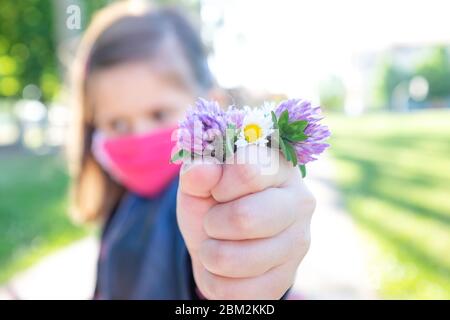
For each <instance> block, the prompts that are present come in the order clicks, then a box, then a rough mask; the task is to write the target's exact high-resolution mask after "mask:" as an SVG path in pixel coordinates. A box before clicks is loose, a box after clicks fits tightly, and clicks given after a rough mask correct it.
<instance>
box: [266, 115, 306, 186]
mask: <svg viewBox="0 0 450 320" xmlns="http://www.w3.org/2000/svg"><path fill="white" fill-rule="evenodd" d="M271 114H272V121H273V123H274V128H275V129H278V130H279V141H277V142H278V144H279V146H280V149H281V152H282V153H283V155H284V157H285V158H286V160H287V161H290V162H292V164H293V166H294V167H296V166H297V165H298V159H297V153H296V152H295V149H294V147H293V145H292V143H295V142H300V141H304V140H306V139H307V138H308V136H307V135H306V134H305V133H304V130H305V128H306V126H307V125H308V122H307V121H306V120H299V121H293V122H289V112H288V110H284V111H283V112H282V113H281V114H280V117H279V118H278V119H277V116H276V115H275V112H273V111H272V112H271ZM300 170H301V172H302V175H303V177H304V176H305V175H306V170H304V166H303V169H302V168H300Z"/></svg>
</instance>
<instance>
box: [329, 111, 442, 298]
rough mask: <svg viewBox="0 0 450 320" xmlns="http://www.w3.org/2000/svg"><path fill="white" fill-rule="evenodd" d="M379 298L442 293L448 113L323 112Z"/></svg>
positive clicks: (339, 180) (342, 185)
mask: <svg viewBox="0 0 450 320" xmlns="http://www.w3.org/2000/svg"><path fill="white" fill-rule="evenodd" d="M328 123H329V124H330V127H331V130H332V132H333V138H332V139H331V144H332V147H331V149H330V151H331V153H332V155H333V158H334V159H335V162H336V168H337V184H338V186H339V187H340V189H341V191H342V193H343V196H344V199H345V204H346V206H347V209H348V210H349V211H350V213H351V215H352V217H353V218H354V220H355V222H356V223H357V225H358V226H359V227H360V230H361V231H362V235H363V237H364V239H366V240H367V241H365V242H364V245H365V249H366V250H367V253H368V256H369V261H370V265H369V271H370V273H371V277H372V279H373V280H374V283H375V285H376V287H377V288H378V290H379V294H380V296H381V297H382V298H389V299H390V298H398V299H420V298H423V299H429V298H436V299H440V298H445V299H450V112H449V111H445V110H442V111H433V112H418V113H413V114H379V115H368V116H363V117H359V118H345V117H340V116H330V117H328Z"/></svg>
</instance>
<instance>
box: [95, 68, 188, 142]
mask: <svg viewBox="0 0 450 320" xmlns="http://www.w3.org/2000/svg"><path fill="white" fill-rule="evenodd" d="M91 80H92V82H91V86H90V88H89V89H90V90H89V95H90V96H89V97H90V99H91V102H92V105H93V107H94V122H95V126H96V128H97V129H100V130H101V131H102V132H103V133H105V134H106V135H107V136H109V137H117V136H121V135H128V134H140V133H145V132H148V131H151V130H153V129H156V128H161V127H168V126H172V125H175V124H176V123H177V121H178V120H180V119H181V118H182V117H183V116H184V114H185V111H186V108H187V107H188V106H189V105H192V104H193V102H194V100H195V96H194V94H193V93H192V92H189V90H188V89H185V88H182V87H181V86H180V85H177V84H176V81H175V80H173V79H170V78H168V77H163V76H162V75H161V74H158V73H156V72H152V69H151V67H150V65H149V63H148V62H132V63H123V64H118V65H117V66H113V67H110V68H106V69H104V70H100V71H97V72H95V73H94V75H93V76H92V79H91Z"/></svg>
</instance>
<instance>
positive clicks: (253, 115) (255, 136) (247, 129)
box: [236, 104, 273, 147]
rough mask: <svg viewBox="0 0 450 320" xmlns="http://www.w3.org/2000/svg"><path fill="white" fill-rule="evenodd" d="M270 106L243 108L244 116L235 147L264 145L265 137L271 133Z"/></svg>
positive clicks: (266, 141)
mask: <svg viewBox="0 0 450 320" xmlns="http://www.w3.org/2000/svg"><path fill="white" fill-rule="evenodd" d="M271 110H272V106H271V105H268V104H265V105H263V106H262V107H261V108H255V109H250V108H249V107H244V111H245V116H244V120H243V123H242V127H241V130H240V132H239V137H238V140H237V141H236V146H237V147H244V146H246V145H249V144H257V145H266V144H267V143H268V142H269V140H267V137H268V136H270V135H271V134H272V132H273V122H272V115H271V113H270V111H271Z"/></svg>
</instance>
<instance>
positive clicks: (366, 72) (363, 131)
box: [0, 0, 450, 299]
mask: <svg viewBox="0 0 450 320" xmlns="http://www.w3.org/2000/svg"><path fill="white" fill-rule="evenodd" d="M111 2H114V1H107V0H53V1H52V0H24V1H15V0H2V1H1V2H0V298H6V299H9V298H51V297H53V298H89V297H90V294H91V290H92V286H93V277H94V271H95V270H94V269H95V259H96V252H97V251H96V250H97V244H96V240H95V239H96V234H97V229H96V228H95V227H89V228H88V227H81V226H77V225H75V224H73V223H72V222H71V220H70V218H69V217H68V181H69V176H68V172H67V166H66V162H65V159H64V146H65V141H66V137H67V128H68V123H69V122H70V119H71V110H70V107H69V103H68V101H69V98H70V92H69V91H68V89H67V85H66V84H67V81H66V80H67V71H68V67H69V66H70V63H71V61H72V59H73V56H74V52H75V48H76V46H77V42H78V41H79V38H80V36H81V35H82V34H83V30H85V28H86V26H87V25H88V24H89V21H90V20H91V18H92V16H93V14H95V12H96V11H97V10H98V9H100V8H102V7H103V6H105V5H107V4H109V3H111ZM131 2H132V3H133V5H136V6H139V5H141V4H142V3H143V2H145V1H131ZM153 2H155V3H158V4H163V5H164V4H169V5H177V6H180V7H182V8H183V10H184V11H185V12H186V14H188V15H189V16H190V17H191V18H192V19H193V20H194V21H195V22H196V23H197V25H198V27H199V28H200V30H201V33H202V37H203V40H204V42H205V44H206V46H207V49H208V52H209V64H210V67H211V69H212V70H213V73H214V74H215V76H216V78H217V81H218V83H219V84H220V85H221V86H222V87H223V88H225V89H226V90H227V92H228V95H229V97H230V100H231V101H234V102H235V103H237V104H249V105H257V104H259V103H261V102H262V101H264V100H268V99H270V100H280V99H284V98H287V97H301V98H306V99H310V100H313V101H314V102H315V103H317V104H320V105H322V107H323V109H324V112H325V116H326V119H325V123H326V124H328V125H329V126H330V128H331V131H332V133H333V136H332V138H331V141H330V143H331V148H330V149H329V151H328V153H327V154H326V156H325V157H323V158H321V160H320V161H318V162H316V163H313V164H312V165H311V166H310V168H309V176H308V177H307V183H308V184H310V186H311V188H312V189H313V191H314V192H315V195H316V198H317V200H318V208H317V212H316V214H315V217H314V219H313V234H312V241H313V244H312V247H311V251H310V253H309V254H308V256H307V258H306V259H305V262H304V264H302V266H301V267H300V270H299V272H298V281H297V282H296V285H295V286H296V288H297V289H298V290H299V291H300V292H301V294H302V295H303V297H304V298H306V299H316V298H351V299H352V298H357V299H358V298H362V299H364V298H379V299H450V28H449V22H448V12H449V9H450V4H449V3H447V2H445V1H440V0H427V1H425V0H409V1H406V0H397V1H387V0H378V1H371V2H368V1H357V0H341V1H332V0H330V1H327V0H315V1H288V0H276V1H275V0H267V1H256V0H255V1H251V0H240V1H237V0H227V1H218V0H165V1H164V0H160V1H153Z"/></svg>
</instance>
